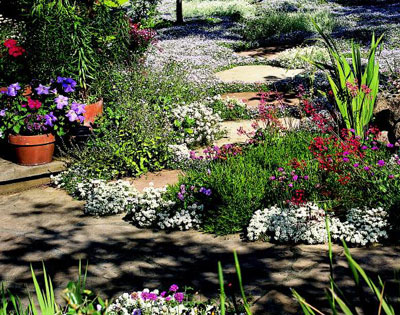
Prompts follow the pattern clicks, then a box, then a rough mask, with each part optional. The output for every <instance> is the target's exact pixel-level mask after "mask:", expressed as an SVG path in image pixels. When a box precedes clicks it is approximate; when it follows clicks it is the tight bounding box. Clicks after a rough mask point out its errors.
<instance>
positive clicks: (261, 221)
mask: <svg viewBox="0 0 400 315" xmlns="http://www.w3.org/2000/svg"><path fill="white" fill-rule="evenodd" d="M329 225H330V231H331V236H332V239H333V240H339V239H344V240H345V241H346V242H348V243H351V244H355V245H362V246H364V245H366V244H368V243H374V242H378V241H379V240H381V239H386V238H388V234H387V230H388V229H389V228H390V225H389V222H388V214H387V212H386V211H384V210H383V209H382V208H376V209H368V208H365V209H363V210H361V209H358V208H355V209H350V210H349V211H348V212H347V216H346V220H345V221H344V222H341V221H340V220H339V219H338V218H336V217H332V216H331V217H330V218H329ZM268 236H270V237H272V238H273V239H274V240H276V241H278V242H293V243H306V244H323V243H326V241H327V233H326V228H325V211H324V210H322V209H319V208H318V206H316V205H315V204H312V203H307V204H305V205H302V206H299V207H296V206H290V207H288V208H279V207H277V206H272V207H270V208H266V209H264V210H258V211H256V212H255V213H254V215H253V217H252V218H251V220H250V224H249V226H248V229H247V237H248V238H249V240H253V241H254V240H259V239H263V238H266V237H268Z"/></svg>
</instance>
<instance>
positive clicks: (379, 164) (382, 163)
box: [377, 160, 385, 166]
mask: <svg viewBox="0 0 400 315" xmlns="http://www.w3.org/2000/svg"><path fill="white" fill-rule="evenodd" d="M377 164H378V166H384V165H385V161H384V160H379V161H378V163H377Z"/></svg>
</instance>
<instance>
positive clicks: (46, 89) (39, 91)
mask: <svg viewBox="0 0 400 315" xmlns="http://www.w3.org/2000/svg"><path fill="white" fill-rule="evenodd" d="M35 90H36V93H37V94H39V95H43V94H45V95H47V94H49V91H50V87H49V86H44V85H42V84H39V86H38V87H37V88H36V89H35Z"/></svg>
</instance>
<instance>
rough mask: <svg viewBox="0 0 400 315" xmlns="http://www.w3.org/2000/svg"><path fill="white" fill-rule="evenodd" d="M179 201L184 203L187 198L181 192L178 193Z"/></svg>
mask: <svg viewBox="0 0 400 315" xmlns="http://www.w3.org/2000/svg"><path fill="white" fill-rule="evenodd" d="M178 199H179V200H181V201H183V200H185V196H184V195H183V194H182V193H181V192H178Z"/></svg>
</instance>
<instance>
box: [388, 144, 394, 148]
mask: <svg viewBox="0 0 400 315" xmlns="http://www.w3.org/2000/svg"><path fill="white" fill-rule="evenodd" d="M386 146H387V147H388V148H393V147H394V144H393V143H388V144H387V145H386Z"/></svg>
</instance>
